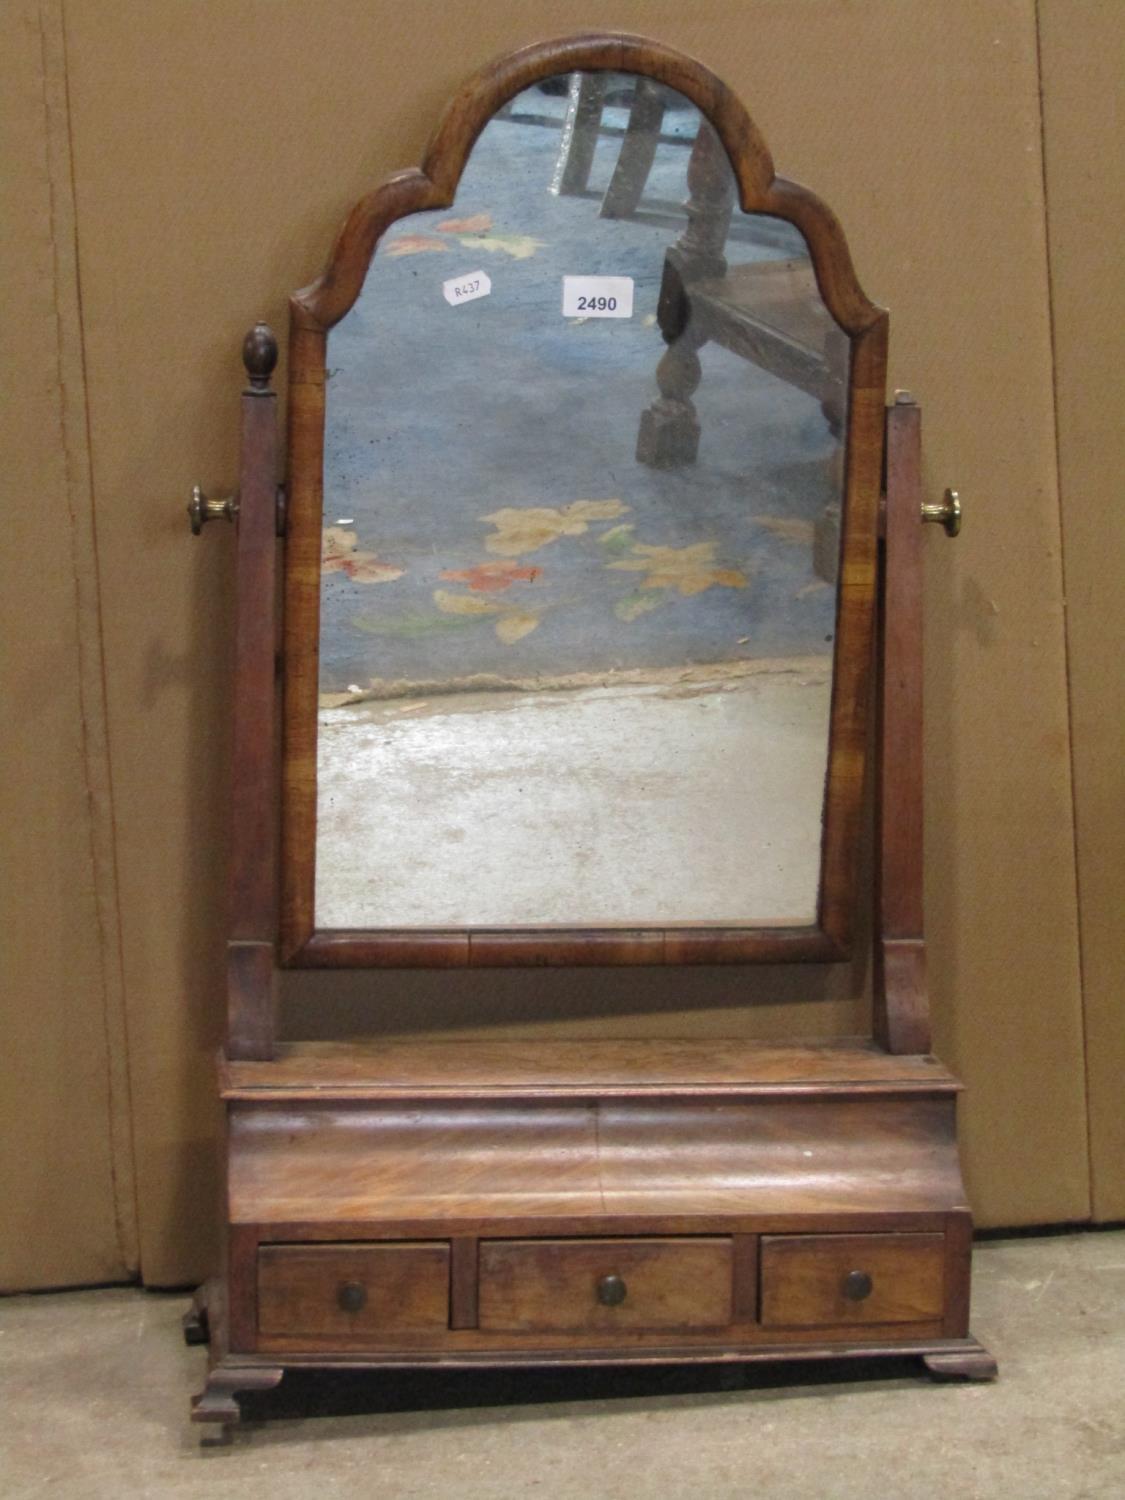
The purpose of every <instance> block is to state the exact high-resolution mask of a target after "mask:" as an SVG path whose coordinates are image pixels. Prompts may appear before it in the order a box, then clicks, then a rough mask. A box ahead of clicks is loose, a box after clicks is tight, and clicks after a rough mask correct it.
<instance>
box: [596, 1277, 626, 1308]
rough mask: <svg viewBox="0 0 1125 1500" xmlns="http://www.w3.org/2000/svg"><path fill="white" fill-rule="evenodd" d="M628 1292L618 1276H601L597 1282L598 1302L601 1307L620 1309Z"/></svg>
mask: <svg viewBox="0 0 1125 1500" xmlns="http://www.w3.org/2000/svg"><path fill="white" fill-rule="evenodd" d="M628 1290H629V1288H628V1287H627V1286H626V1285H625V1282H624V1280H623V1279H622V1278H621V1277H620V1276H603V1277H602V1278H601V1280H600V1281H599V1282H598V1301H599V1302H600V1303H601V1304H602V1306H603V1307H620V1306H621V1304H622V1302H624V1301H625V1296H626V1293H627V1292H628Z"/></svg>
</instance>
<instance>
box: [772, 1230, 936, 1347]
mask: <svg viewBox="0 0 1125 1500" xmlns="http://www.w3.org/2000/svg"><path fill="white" fill-rule="evenodd" d="M944 1263H945V1237H944V1236H943V1235H940V1234H781V1235H765V1236H763V1239H762V1245H761V1276H762V1299H761V1321H762V1326H763V1327H765V1328H813V1327H825V1328H826V1327H859V1326H862V1325H863V1324H865V1323H932V1322H934V1321H935V1320H937V1319H939V1318H940V1317H941V1315H942V1305H943V1293H944Z"/></svg>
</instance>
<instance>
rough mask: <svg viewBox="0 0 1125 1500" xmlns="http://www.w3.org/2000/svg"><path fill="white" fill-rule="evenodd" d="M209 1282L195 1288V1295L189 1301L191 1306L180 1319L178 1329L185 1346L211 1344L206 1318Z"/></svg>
mask: <svg viewBox="0 0 1125 1500" xmlns="http://www.w3.org/2000/svg"><path fill="white" fill-rule="evenodd" d="M209 1288H210V1282H206V1281H205V1282H204V1283H203V1285H202V1286H201V1287H197V1288H196V1291H195V1295H194V1296H193V1297H192V1299H191V1306H190V1307H189V1308H188V1310H187V1312H186V1313H184V1315H183V1317H182V1318H181V1319H180V1327H181V1328H182V1329H183V1331H184V1343H185V1344H193V1345H194V1344H209V1343H210V1342H211V1320H210V1318H209V1316H208V1307H207V1304H208V1301H209V1296H208V1291H209Z"/></svg>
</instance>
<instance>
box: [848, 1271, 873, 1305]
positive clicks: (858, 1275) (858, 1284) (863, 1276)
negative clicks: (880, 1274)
mask: <svg viewBox="0 0 1125 1500" xmlns="http://www.w3.org/2000/svg"><path fill="white" fill-rule="evenodd" d="M872 1286H873V1282H872V1280H871V1277H870V1276H868V1274H867V1272H866V1271H849V1272H848V1274H847V1275H846V1276H845V1277H844V1296H845V1297H846V1298H847V1299H848V1301H849V1302H862V1301H863V1300H864V1298H865V1297H870V1295H871V1288H872Z"/></svg>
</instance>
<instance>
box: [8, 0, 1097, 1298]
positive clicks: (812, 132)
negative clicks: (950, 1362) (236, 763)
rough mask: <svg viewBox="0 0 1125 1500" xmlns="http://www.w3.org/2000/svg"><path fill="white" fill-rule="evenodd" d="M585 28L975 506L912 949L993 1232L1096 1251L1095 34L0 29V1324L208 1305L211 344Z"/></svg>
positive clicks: (807, 1025)
mask: <svg viewBox="0 0 1125 1500" xmlns="http://www.w3.org/2000/svg"><path fill="white" fill-rule="evenodd" d="M607 24H608V25H612V26H614V27H619V28H622V29H631V30H636V31H641V32H646V33H649V34H651V35H653V36H657V37H660V38H662V39H663V40H666V41H668V42H669V43H671V44H673V45H676V46H679V47H682V48H684V49H685V50H687V51H689V52H692V53H695V54H696V55H697V56H699V57H700V58H701V59H702V60H703V61H704V62H705V63H707V64H709V65H710V66H711V67H712V68H714V69H715V70H716V71H718V72H719V73H721V74H722V76H723V77H724V78H725V79H726V80H727V81H728V82H729V83H730V84H731V85H732V86H733V87H734V88H735V89H736V90H737V91H738V92H739V94H740V95H741V96H742V98H743V99H744V101H745V102H746V104H747V105H748V107H749V109H750V112H751V114H752V115H753V116H754V118H755V120H756V121H757V123H758V125H759V126H760V127H761V129H762V130H763V132H764V133H765V136H766V138H767V140H768V141H769V143H770V145H771V147H772V149H773V153H774V156H775V159H776V161H777V163H778V167H779V170H780V171H782V172H784V173H785V174H786V175H788V176H791V177H795V178H797V179H799V180H802V181H805V182H807V183H808V184H809V185H810V186H812V187H813V188H815V189H816V190H817V191H818V192H820V193H821V194H822V196H824V197H825V198H826V199H827V200H828V202H829V203H831V205H832V206H833V208H834V209H835V210H836V212H837V213H838V215H839V216H840V218H841V219H842V221H843V224H844V226H845V229H846V232H847V234H848V236H849V240H850V243H851V247H852V252H853V255H854V259H855V262H856V266H857V268H858V271H859V275H860V278H861V281H862V283H863V285H864V287H865V289H866V290H867V292H868V294H869V295H870V296H872V297H873V298H874V299H875V300H877V301H879V302H882V303H883V304H884V305H887V306H889V308H890V309H891V369H890V383H891V387H892V388H893V387H895V386H901V387H907V388H909V389H910V390H911V391H913V392H914V394H915V395H916V396H917V397H918V399H919V400H920V401H921V403H922V407H923V412H924V429H925V449H926V479H927V484H928V487H929V489H930V491H931V492H932V495H933V496H934V497H936V496H938V495H940V492H941V490H942V489H943V488H944V487H945V486H946V485H949V484H953V485H956V486H957V487H958V488H959V489H960V491H961V493H962V496H963V498H964V502H965V506H966V522H965V527H964V531H963V533H962V536H961V538H960V539H959V540H958V541H957V542H956V543H955V544H951V543H949V542H947V541H946V540H945V539H944V537H942V535H941V534H940V532H938V531H937V530H936V528H935V529H934V531H933V533H932V534H931V535H928V536H927V539H926V553H927V601H926V628H927V664H926V694H927V697H926V709H927V731H926V762H927V773H928V782H927V793H926V832H927V839H928V863H927V872H926V882H927V883H926V911H927V922H928V934H929V943H930V978H931V986H932V999H933V1006H934V1012H935V1021H936V1029H937V1045H938V1051H939V1052H940V1054H941V1055H942V1056H943V1058H944V1059H945V1060H946V1061H948V1062H949V1063H950V1064H952V1065H953V1066H954V1067H955V1068H956V1069H958V1070H959V1071H960V1073H961V1074H962V1076H963V1077H964V1079H965V1082H966V1084H967V1094H966V1096H965V1100H964V1106H963V1116H962V1119H963V1140H964V1150H965V1160H966V1168H967V1174H968V1180H969V1185H970V1192H971V1196H972V1200H973V1203H974V1206H975V1209H976V1212H977V1215H978V1220H979V1222H980V1223H982V1224H984V1225H1016V1224H1028V1223H1046V1222H1057V1221H1064V1220H1082V1219H1087V1218H1089V1217H1090V1216H1091V1215H1097V1216H1098V1217H1101V1218H1110V1217H1114V1216H1121V1215H1123V1214H1125V1176H1123V1174H1122V1168H1121V1162H1122V1160H1123V1159H1125V1152H1123V1150H1122V1147H1123V1145H1125V1140H1123V1138H1122V1130H1123V1127H1122V1124H1121V1111H1120V1104H1119V1101H1118V1099H1117V1097H1116V1094H1117V1092H1118V1090H1119V1080H1120V1076H1121V1067H1122V1063H1123V1062H1125V1057H1123V1048H1125V1042H1123V1041H1122V1034H1121V1023H1120V1016H1119V1001H1118V999H1117V995H1118V994H1119V992H1120V975H1121V958H1122V936H1121V931H1120V929H1121V925H1122V924H1121V923H1120V921H1119V918H1118V913H1117V909H1116V908H1117V906H1118V904H1119V900H1118V898H1117V896H1116V892H1117V891H1119V889H1120V881H1121V876H1122V870H1123V866H1125V858H1123V849H1122V837H1123V834H1122V827H1123V825H1125V819H1123V818H1122V817H1121V792H1122V781H1121V778H1122V770H1121V764H1120V762H1121V757H1120V756H1119V755H1116V754H1115V753H1114V748H1113V747H1114V736H1115V735H1118V734H1119V732H1120V728H1121V719H1122V712H1121V710H1122V703H1121V696H1120V693H1121V687H1120V677H1118V679H1117V682H1116V684H1115V685H1114V686H1112V687H1110V686H1109V685H1108V682H1107V679H1108V677H1109V676H1110V675H1111V671H1112V670H1113V669H1114V668H1115V667H1116V663H1114V662H1113V661H1112V659H1111V657H1110V652H1109V648H1110V643H1111V642H1113V641H1115V640H1116V642H1117V643H1118V646H1119V643H1120V639H1121V627H1122V623H1123V622H1122V604H1121V591H1120V589H1119V587H1117V586H1116V585H1114V584H1111V580H1112V579H1113V578H1114V577H1115V576H1119V571H1120V550H1121V548H1120V543H1121V539H1122V534H1121V527H1122V518H1121V510H1120V506H1119V505H1118V506H1117V507H1116V513H1114V512H1113V506H1114V504H1115V502H1116V496H1115V494H1114V487H1115V485H1116V484H1117V483H1118V476H1119V475H1120V473H1121V472H1122V468H1123V466H1125V465H1123V462H1122V460H1123V458H1125V455H1123V454H1122V452H1121V443H1122V439H1121V434H1120V430H1119V428H1120V423H1119V411H1120V390H1119V376H1118V373H1117V372H1118V370H1119V369H1120V367H1121V365H1122V350H1121V346H1120V340H1121V333H1120V329H1121V327H1122V323H1123V319H1122V317H1121V313H1122V311H1123V309H1122V301H1121V297H1122V294H1121V289H1120V286H1117V287H1114V286H1113V281H1114V268H1113V256H1114V253H1115V247H1116V246H1117V245H1118V244H1119V243H1120V227H1119V220H1120V209H1121V187H1120V184H1121V182H1122V180H1123V174H1122V171H1121V167H1122V165H1123V163H1122V155H1123V150H1122V142H1121V138H1120V135H1119V134H1117V135H1115V134H1114V133H1113V132H1114V124H1113V114H1112V111H1111V110H1110V108H1109V106H1108V104H1107V103H1106V102H1105V101H1106V96H1108V95H1109V94H1111V93H1112V91H1113V90H1114V88H1115V87H1119V80H1120V77H1121V68H1120V64H1119V62H1118V61H1117V60H1116V59H1117V58H1120V55H1121V50H1122V44H1123V43H1125V9H1123V8H1122V7H1121V6H1120V5H1119V4H1116V3H1115V0H1101V3H1098V0H1041V4H1040V5H1039V6H1038V17H1037V7H1036V6H1035V5H1034V4H1033V3H1032V0H943V3H942V4H941V5H934V4H933V3H932V0H865V3H862V4H856V3H851V0H804V3H801V4H794V3H780V0H697V3H694V4H691V5H683V4H672V3H670V0H616V3H615V4H614V6H613V7H612V8H611V9H610V10H606V8H605V7H604V6H600V5H597V4H594V3H588V0H581V3H579V0H561V3H560V0H553V3H551V4H548V3H546V0H488V3H480V4H475V5H473V4H468V5H463V6H452V7H451V6H449V5H448V4H446V3H441V0H413V3H411V4H410V5H408V6H401V5H397V6H391V5H389V4H384V3H378V0H354V3H353V0H315V3H314V0H196V3H192V4H187V3H165V4H161V5H152V4H151V3H148V0H13V3H12V4H10V5H9V6H7V7H6V8H5V9H4V12H3V18H2V28H3V38H2V43H3V45H2V48H0V52H2V56H3V64H2V66H3V68H4V69H5V87H4V89H3V91H2V97H3V101H4V123H5V144H4V150H5V173H4V178H5V187H6V190H7V191H8V192H10V193H12V194H13V204H12V209H11V214H10V215H9V217H8V219H7V220H6V222H9V223H10V225H11V226H12V230H13V231H14V232H11V233H10V234H9V235H8V236H6V237H5V239H6V243H5V255H6V261H5V266H6V270H7V271H8V275H7V277H6V290H7V291H8V293H9V295H10V297H11V301H12V308H13V313H12V316H11V318H10V319H8V318H6V319H5V320H4V337H5V339H6V340H7V341H8V342H9V343H10V345H11V347H10V349H9V348H7V347H5V350H4V368H5V370H6V372H10V375H11V379H12V383H13V391H12V393H11V397H10V398H6V400H5V403H4V407H3V413H2V418H3V422H4V428H5V435H6V437H7V438H8V448H9V449H10V451H11V452H12V454H13V456H14V461H13V462H10V463H8V464H6V465H5V468H4V479H5V484H6V487H7V490H8V497H7V505H6V507H5V515H6V518H7V527H8V529H7V535H6V538H5V542H6V546H5V555H6V566H7V567H8V568H9V569H10V573H11V578H10V580H9V582H10V587H9V588H7V589H6V597H8V598H10V599H11V600H12V605H13V618H14V620H15V624H14V626H13V627H11V628H10V629H9V630H8V632H7V636H8V642H9V646H10V651H9V660H8V666H7V671H8V673H9V678H8V686H7V692H6V704H7V706H8V707H9V709H10V713H9V715H8V716H7V717H6V722H5V734H6V735H7V736H8V737H9V738H10V740H11V745H10V748H9V753H8V755H7V757H6V761H5V767H6V774H5V777H4V779H3V789H4V796H5V798H6V799H7V800H8V803H9V805H8V807H7V809H6V813H5V816H4V820H3V821H4V827H5V837H6V840H7V848H6V861H7V862H8V863H9V870H10V871H13V872H14V874H15V878H12V876H11V874H9V875H8V878H7V879H6V880H5V883H4V901H5V906H4V910H3V913H2V918H0V919H2V921H3V931H4V933H5V941H4V946H5V963H6V965H7V969H8V973H7V975H6V980H5V985H4V1001H3V1003H4V1005H5V1010H6V1012H7V1013H8V1022H7V1027H6V1036H7V1038H8V1039H9V1045H7V1046H6V1047H5V1049H4V1060H3V1064H2V1068H3V1077H2V1080H0V1099H2V1100H3V1105H2V1108H3V1110H4V1117H3V1120H2V1121H0V1125H2V1128H3V1130H4V1136H5V1141H6V1145H7V1147H8V1152H7V1156H6V1158H5V1168H4V1170H5V1172H6V1173H7V1180H6V1181H5V1187H6V1188H7V1192H6V1195H5V1203H6V1205H7V1207H8V1211H7V1212H6V1214H5V1220H4V1228H3V1231H0V1285H3V1286H5V1287H16V1286H33V1285H38V1286H47V1285H58V1284H62V1283H66V1282H75V1281H96V1280H104V1279H112V1278H114V1277H119V1276H125V1275H128V1274H130V1273H131V1272H133V1271H135V1270H137V1269H138V1267H139V1269H140V1271H141V1273H142V1274H143V1276H144V1278H145V1279H146V1280H147V1281H148V1282H149V1283H150V1284H156V1285H160V1284H171V1283H184V1282H188V1281H192V1280H195V1279H198V1278H199V1277H201V1276H202V1275H203V1274H205V1273H206V1272H207V1271H208V1270H209V1269H210V1268H211V1265H212V1257H213V1253H214V1245H215V1224H216V1214H215V1202H216V1181H217V1173H216V1157H215V1152H214V1136H215V1129H216V1123H217V1118H216V1116H217V1111H216V1106H215V1104H214V1101H213V1084H212V1065H211V1053H212V1050H213V1049H214V1047H215V1046H216V1044H217V1042H218V1040H219V1036H220V1030H221V1018H222V1012H223V986H222V963H221V959H222V945H223V931H222V909H221V908H222V892H223V870H224V860H225V845H224V839H225V832H224V830H225V817H226V802H225V790H224V769H225V761H226V755H227V748H228V742H227V734H228V730H227V725H228V720H229V681H230V679H229V661H228V656H227V651H226V641H227V639H228V636H229V628H230V622H231V604H232V591H231V566H230V563H231V547H230V536H229V534H227V533H226V532H225V530H221V529H220V528H219V527H212V528H209V530H208V532H207V533H206V534H205V535H204V536H203V537H202V538H201V539H200V540H198V541H195V540H193V539H192V538H191V537H190V536H189V534H188V530H187V525H186V520H185V516H184V510H183V506H184V503H185V501H186V498H187V494H188V491H189V489H190V486H191V485H192V484H193V483H195V482H199V483H201V484H202V485H203V486H204V488H205V489H211V490H213V491H215V492H222V491H223V490H224V489H225V488H227V487H229V486H230V485H231V483H232V481H233V478H234V475H235V472H236V459H237V431H236V425H237V410H238V402H237V393H238V390H239V388H240V375H241V367H240V364H239V355H238V351H239V345H240V342H241V338H242V334H243V332H244V331H245V329H246V328H247V327H248V326H249V324H250V323H251V322H252V321H253V320H254V319H255V318H258V317H265V318H266V319H268V320H269V321H270V322H271V323H272V324H273V326H274V327H275V328H276V329H277V330H278V331H279V333H281V334H282V335H284V332H285V328H286V316H285V306H286V298H287V296H288V294H289V293H290V292H291V291H292V290H293V289H294V288H296V287H298V286H301V285H303V284H305V283H306V282H307V281H309V280H310V279H311V278H312V277H313V276H314V275H315V274H316V273H317V271H318V270H319V269H320V266H321V264H322V262H323V260H324V258H325V256H326V254H327V250H328V247H329V245H330V243H331V240H332V236H333V234H334V231H335V229H336V227H337V224H338V223H339V221H340V219H341V218H342V216H343V214H344V213H345V212H346V210H347V209H348V207H349V206H350V205H351V203H352V202H353V201H354V200H355V199H356V198H358V197H359V196H360V195H361V194H362V193H364V192H365V191H367V190H368V189H369V188H371V187H372V186H373V185H374V184H375V183H377V182H378V181H379V180H380V179H381V178H382V177H383V176H384V175H385V174H386V173H388V172H389V171H391V170H393V169H396V168H400V167H403V166H408V165H411V164H414V163H416V162H417V161H418V160H419V159H420V155H421V152H422V149H423V146H424V143H425V140H426V137H427V135H428V133H429V130H430V128H431V126H432V125H433V123H434V121H435V120H436V118H437V115H438V112H439V110H440V108H441V106H442V104H443V102H444V100H445V98H446V97H447V95H448V94H449V92H450V91H451V90H452V89H453V88H454V87H456V86H457V85H458V84H459V83H460V82H461V81H462V79H463V78H464V77H465V76H466V74H467V73H468V72H469V71H471V70H472V69H473V68H475V67H476V66H478V65H479V64H481V63H484V62H485V61H487V60H488V59H489V58H490V57H492V56H493V55H495V54H496V53H498V52H500V51H502V50H504V49H506V48H510V47H514V46H516V45H519V44H523V43H526V42H528V41H532V40H535V39H538V38H541V37H543V36H546V35H551V34H559V33H562V32H564V31H574V30H579V29H584V28H596V27H598V26H605V25H607ZM1114 49H1116V56H1115V53H1114ZM9 85H10V86H9ZM1041 88H1042V99H1041ZM1118 129H1119V127H1118ZM9 161H10V162H11V164H12V167H13V170H12V171H11V172H8V170H7V167H8V164H9ZM1111 215H1116V221H1114V222H1111ZM1114 299H1116V300H1114ZM279 376H280V381H281V382H283V381H284V365H283V367H282V369H281V371H280V372H279ZM281 388H282V389H283V388H284V387H283V385H282V387H281ZM1064 544H1065V558H1064ZM1115 547H1116V552H1115V551H1114V548H1115ZM1064 584H1065V594H1064ZM1064 598H1065V599H1066V600H1067V601H1068V602H1069V615H1067V614H1065V613H1064ZM1068 670H1069V675H1068ZM1113 694H1116V695H1117V696H1116V697H1115V698H1114V697H1113ZM1076 829H1077V840H1076ZM1080 898H1081V900H1080ZM1080 940H1081V942H1080ZM1115 986H1116V988H1115ZM864 991H865V975H864V973H863V966H862V965H858V964H857V965H856V966H854V967H853V968H852V969H839V970H825V971H814V972H812V973H804V972H801V971H796V970H787V971H777V970H757V971H752V972H747V971H738V970H733V969H722V970H713V971H712V970H689V971H684V972H683V973H663V972H653V973H648V972H645V971H638V970H632V971H619V972H610V971H588V972H582V971H579V972H575V973H565V972H553V973H544V974H533V975H531V976H530V977H529V976H527V975H521V974H516V973H498V974H473V975H467V974H466V975H440V974H425V973H420V972H413V973H407V974H380V975H367V976H363V975H320V976H317V975H310V976H300V977H293V978H291V979H290V980H289V981H288V982H287V983H286V985H285V988H284V1009H285V1019H286V1025H287V1027H288V1029H289V1031H290V1032H291V1034H293V1035H307V1034H310V1033H312V1032H313V1031H314V1030H315V1031H318V1032H326V1033H328V1034H346V1033H347V1032H348V1031H350V1030H354V1029H356V1028H357V1027H358V1026H360V1025H362V1026H364V1027H365V1028H367V1029H376V1030H382V1031H388V1032H390V1031H398V1032H405V1031H426V1032H437V1031H441V1032H451V1031H459V1032H470V1031H472V1030H474V1029H476V1030H480V1029H483V1028H487V1029H489V1030H490V1031H491V1032H493V1033H495V1032H496V1031H498V1030H503V1031H505V1032H508V1033H513V1032H516V1031H522V1032H529V1031H534V1030H551V1031H554V1032H568V1033H570V1034H575V1035H592V1034H595V1033H596V1034H599V1035H619V1036H629V1035H641V1034H650V1033H653V1032H659V1033H661V1034H664V1035H672V1034H693V1035H712V1036H723V1035H731V1034H736V1033H737V1034H755V1035H766V1034H769V1035H780V1034H783V1033H790V1034H792V1033H795V1032H804V1033H810V1034H823V1033H826V1032H831V1031H841V1030H854V1029H858V1028H860V1027H862V1026H863V1025H864V1024H865V1022H866V1004H865V1000H864ZM1084 1005H1085V1013H1084V1009H1083V1007H1084ZM1087 1044H1088V1047H1089V1052H1090V1068H1089V1072H1087V1067H1086V1060H1085V1055H1084V1054H1085V1050H1086V1046H1087ZM1091 1150H1092V1160H1093V1163H1094V1179H1093V1181H1094V1188H1093V1196H1092V1193H1091V1175H1090V1162H1091Z"/></svg>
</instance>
